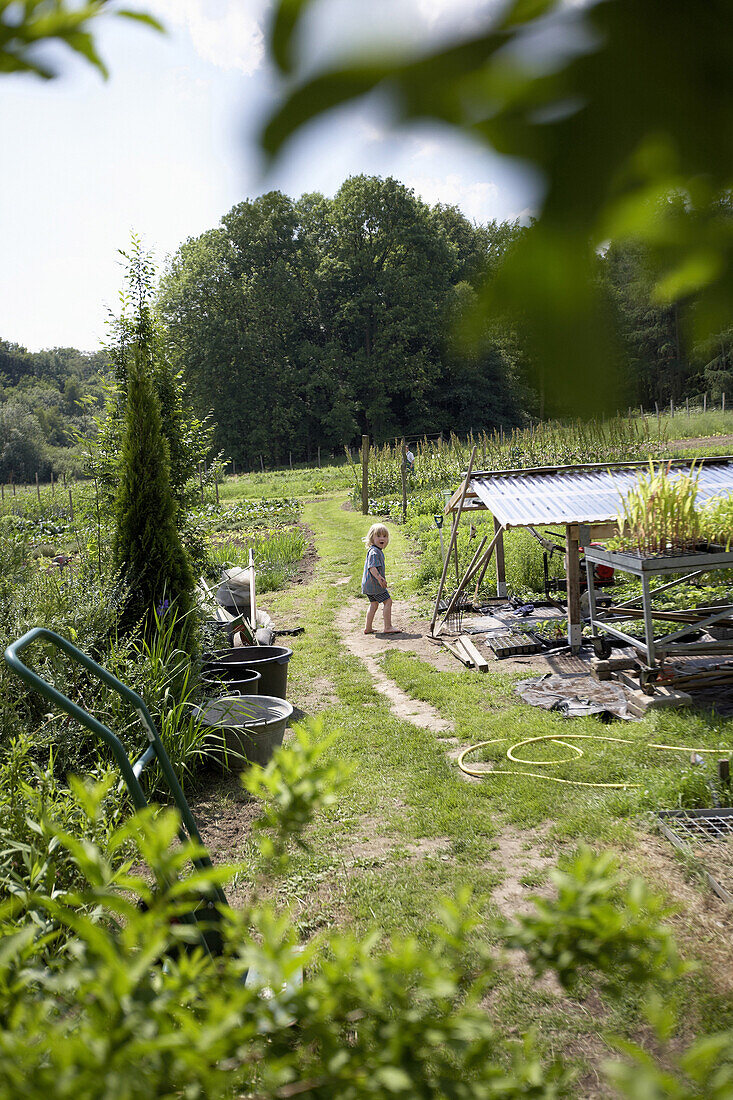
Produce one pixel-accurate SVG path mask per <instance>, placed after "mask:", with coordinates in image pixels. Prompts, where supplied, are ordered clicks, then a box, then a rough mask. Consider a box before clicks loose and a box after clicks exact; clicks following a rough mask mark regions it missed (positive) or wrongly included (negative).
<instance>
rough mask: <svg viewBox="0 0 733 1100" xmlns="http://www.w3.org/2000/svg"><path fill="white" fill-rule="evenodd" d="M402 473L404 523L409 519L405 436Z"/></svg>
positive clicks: (401, 465)
mask: <svg viewBox="0 0 733 1100" xmlns="http://www.w3.org/2000/svg"><path fill="white" fill-rule="evenodd" d="M400 473H401V474H402V522H403V523H404V522H405V521H406V519H407V444H406V443H405V437H404V436H403V437H402V462H401V463H400Z"/></svg>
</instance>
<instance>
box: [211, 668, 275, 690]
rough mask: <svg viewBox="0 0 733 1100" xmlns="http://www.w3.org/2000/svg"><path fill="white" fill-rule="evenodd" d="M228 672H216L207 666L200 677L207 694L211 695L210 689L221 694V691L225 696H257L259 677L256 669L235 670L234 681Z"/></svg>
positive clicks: (223, 670)
mask: <svg viewBox="0 0 733 1100" xmlns="http://www.w3.org/2000/svg"><path fill="white" fill-rule="evenodd" d="M229 671H230V670H229V669H224V668H222V669H219V670H217V669H216V668H215V667H214V668H212V666H211V665H208V666H207V669H206V671H205V672H204V673H203V675H202V676H201V683H202V684H203V685H204V687H205V688H206V691H207V693H208V694H210V693H211V690H212V689H215V690H218V691H219V694H221V691H222V689H223V690H224V691H226V694H227V695H259V692H260V679H261V676H260V674H259V672H257V670H256V669H254V668H240V669H237V679H236V680H233V679H232V678H231V676H230V675H229Z"/></svg>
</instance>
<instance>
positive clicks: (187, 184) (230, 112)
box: [0, 0, 537, 351]
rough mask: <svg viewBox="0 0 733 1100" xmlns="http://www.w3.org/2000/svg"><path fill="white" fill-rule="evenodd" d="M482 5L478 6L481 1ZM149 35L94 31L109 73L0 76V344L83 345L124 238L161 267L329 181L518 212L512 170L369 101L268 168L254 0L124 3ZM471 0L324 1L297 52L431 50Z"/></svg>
mask: <svg viewBox="0 0 733 1100" xmlns="http://www.w3.org/2000/svg"><path fill="white" fill-rule="evenodd" d="M489 2H491V0H489ZM126 6H129V7H131V8H140V9H144V10H146V11H148V12H150V13H151V14H153V15H155V16H156V17H158V18H159V19H160V20H161V22H162V23H163V24H164V25H165V28H166V33H165V34H164V35H161V34H157V33H155V32H153V31H151V30H149V29H148V28H146V27H144V26H142V25H139V24H136V23H132V22H128V21H126V20H120V19H113V18H105V19H100V20H99V21H98V23H97V28H98V29H97V32H96V37H97V44H98V50H99V52H100V54H101V55H102V57H103V59H104V61H105V63H106V65H107V67H108V69H109V72H110V76H109V79H108V80H106V81H105V80H103V79H102V77H101V76H100V75H99V74H98V73H97V72H96V70H94V69H92V68H91V66H89V65H87V64H86V63H84V62H83V61H81V60H79V59H77V58H76V57H75V56H74V55H71V54H69V53H68V52H54V53H53V55H52V56H53V59H54V61H55V63H56V67H57V70H58V71H59V76H58V78H57V79H55V80H53V81H41V80H39V79H37V78H34V77H30V76H25V75H11V76H2V77H1V78H0V168H1V170H0V339H4V340H8V341H11V342H13V343H18V344H22V345H23V346H25V347H27V348H28V349H29V350H31V351H37V350H39V349H41V348H50V347H77V348H79V349H81V350H86V351H94V350H97V349H98V348H99V347H100V344H101V342H102V341H103V340H104V338H105V332H106V326H107V323H108V319H109V316H110V312H112V313H114V312H116V311H117V310H118V306H119V293H120V290H121V287H122V266H121V264H122V261H121V257H120V255H119V250H120V249H125V248H126V247H127V246H128V245H129V242H130V236H131V233H135V234H137V235H138V236H140V237H141V238H142V240H143V243H144V245H145V247H146V248H147V249H149V250H151V251H152V252H153V254H154V256H155V259H156V261H157V263H158V265H159V267H160V268H163V267H164V264H165V261H166V257H167V256H169V255H172V254H173V253H175V251H176V249H177V248H178V246H179V245H180V244H181V243H182V242H183V241H184V240H186V238H188V237H195V236H197V235H198V234H200V233H202V232H204V231H205V230H207V229H211V228H213V227H214V226H216V225H217V224H218V222H219V220H220V219H221V217H222V216H223V215H224V214H225V213H226V212H227V211H228V210H229V209H230V208H231V207H232V206H233V205H234V204H235V203H238V202H241V201H243V200H245V199H253V198H255V197H256V196H257V195H259V194H262V193H263V192H265V191H269V190H272V189H279V190H281V191H284V192H286V193H287V194H289V195H291V196H293V197H294V198H297V197H298V196H299V195H301V194H303V193H304V192H308V191H321V192H323V193H324V194H326V195H329V196H331V195H333V194H335V192H336V191H337V190H338V188H339V187H340V185H341V184H342V183H343V181H344V180H345V179H347V178H348V177H349V176H351V175H356V174H359V173H365V174H368V175H377V176H383V177H384V176H394V177H395V178H397V179H399V180H401V181H402V182H403V183H405V184H406V185H407V186H409V187H412V188H414V190H415V192H416V193H417V194H418V195H419V196H420V197H421V198H423V199H424V200H425V201H427V202H429V203H435V202H444V203H451V204H455V205H456V206H458V207H459V208H460V209H461V210H462V211H463V212H464V214H465V215H466V216H467V217H468V218H470V219H471V220H475V221H478V222H487V221H490V220H492V219H497V220H499V221H502V220H506V219H514V218H518V217H519V218H523V219H526V218H527V217H528V216H529V214H530V213H531V210H532V208H533V204H534V203H535V202H536V200H537V194H536V187H535V186H533V184H532V182H531V181H530V179H529V178H527V177H526V176H525V175H524V174H523V173H522V172H521V171H520V169H519V168H518V167H517V166H515V165H513V164H511V163H509V162H508V161H505V160H503V159H501V158H499V157H497V156H495V155H493V154H491V153H490V152H488V151H486V150H483V149H481V148H479V147H478V146H476V145H474V144H472V143H471V142H469V140H468V139H464V138H459V137H456V136H455V135H452V134H449V133H448V132H446V131H445V130H443V129H439V128H437V127H434V126H428V125H421V126H411V127H410V128H409V129H401V130H399V131H397V132H395V131H392V130H390V128H389V126H388V125H387V122H386V120H385V119H384V117H383V116H382V115H381V114H380V109H379V106H378V104H377V103H374V104H368V105H361V106H357V107H354V108H349V109H342V110H340V111H339V112H337V113H335V114H333V115H331V116H329V117H327V118H326V119H324V120H322V121H319V122H317V123H314V124H312V125H311V126H310V127H309V128H308V129H307V131H305V132H304V133H303V135H301V136H299V137H298V138H296V139H295V141H294V142H293V143H291V145H290V146H289V147H288V149H287V150H286V151H285V153H284V154H283V155H282V157H281V158H280V159H279V160H278V162H277V163H276V164H275V165H274V166H273V167H271V168H270V169H269V170H268V171H267V172H265V170H264V165H263V161H262V158H261V156H260V153H259V150H258V146H257V133H258V129H259V127H260V126H261V125H262V122H263V120H264V118H265V117H266V116H267V114H268V112H269V111H270V110H271V109H272V107H273V105H274V102H275V95H276V90H277V81H276V79H275V76H274V74H273V72H272V69H271V67H270V66H269V63H268V62H267V59H266V57H265V50H264V39H263V29H264V27H265V25H266V20H267V17H268V14H269V9H270V5H269V2H268V0H147V2H145V0H138V2H136V3H132V2H130V3H129V5H126ZM486 7H487V0H399V2H397V0H370V2H369V3H368V4H365V3H363V0H325V2H324V3H322V4H321V5H320V7H317V8H316V9H315V10H314V12H313V14H312V16H311V18H310V20H309V22H308V23H307V25H306V27H305V30H304V49H305V53H306V55H307V56H309V57H312V58H314V59H319V58H323V57H326V56H329V54H332V53H336V52H338V51H339V50H340V49H341V48H342V45H343V43H344V42H345V41H349V42H359V43H364V42H365V41H367V40H369V39H370V38H374V37H375V35H377V36H380V35H381V36H386V37H387V38H390V37H391V38H392V39H394V38H395V37H402V38H404V39H406V40H408V41H411V42H415V41H425V42H428V41H433V40H440V39H445V38H446V37H453V36H456V35H460V33H461V32H462V31H466V30H468V29H470V27H471V26H472V25H473V24H474V23H475V21H476V20H477V19H478V18H479V17H480V16H481V14H482V13H483V12H484V11H485V9H486Z"/></svg>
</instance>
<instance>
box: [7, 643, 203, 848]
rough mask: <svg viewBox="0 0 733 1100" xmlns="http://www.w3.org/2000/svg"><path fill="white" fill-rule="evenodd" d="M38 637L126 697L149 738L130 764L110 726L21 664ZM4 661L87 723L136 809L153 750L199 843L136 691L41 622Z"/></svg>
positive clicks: (30, 684) (13, 646)
mask: <svg viewBox="0 0 733 1100" xmlns="http://www.w3.org/2000/svg"><path fill="white" fill-rule="evenodd" d="M38 641H45V642H49V643H50V644H51V645H52V646H55V647H56V649H60V650H61V651H62V652H63V653H65V654H66V656H67V657H69V658H71V660H72V661H74V662H75V663H76V664H79V665H81V666H82V667H83V668H85V669H86V670H87V671H88V672H90V673H91V674H92V675H93V676H95V677H96V679H98V680H101V681H102V683H104V684H106V685H107V687H109V688H111V689H112V690H113V691H116V692H117V694H118V695H121V696H122V698H123V699H126V700H127V701H128V702H129V703H130V704H131V706H132V707H133V709H134V710H135V712H136V713H137V715H138V717H139V718H140V721H141V722H142V724H143V727H144V729H145V733H146V735H147V738H148V741H149V747H148V749H147V750H146V751H145V752H144V753H143V755H142V756H141V757H140V759H139V760H138V761H137V763H136V764H134V765H132V764H131V763H130V760H129V758H128V756H127V753H126V752H125V748H124V745H123V744H122V742H121V741H120V739H119V738H118V737H117V736H116V735H115V734H114V733H112V730H110V729H108V728H107V726H105V725H104V724H103V723H102V722H100V721H98V719H96V718H94V717H93V715H91V714H89V713H87V711H85V710H83V709H82V708H81V707H80V706H78V705H77V704H76V703H73V702H72V701H71V699H68V698H67V697H66V696H65V695H63V694H62V693H61V692H60V691H59V690H58V688H55V687H54V686H53V684H49V683H48V681H47V680H44V679H43V677H41V676H39V675H38V673H37V672H34V671H33V670H32V669H30V668H28V666H27V665H25V664H23V662H22V661H21V659H20V656H19V654H20V653H22V652H23V650H25V649H27V648H28V647H29V646H30V645H32V644H33V643H34V642H38ZM5 661H6V663H7V664H8V665H9V666H10V668H11V669H12V670H13V672H14V673H15V674H16V675H17V676H19V677H20V678H21V680H23V681H24V682H25V683H26V684H27V685H28V687H30V688H32V689H33V690H34V691H37V692H39V694H40V695H43V696H44V698H46V699H48V700H49V702H51V703H55V704H56V706H58V707H60V708H61V710H63V711H65V712H66V714H68V715H69V716H70V717H71V718H75V719H76V721H77V722H80V723H81V725H82V726H86V728H87V729H88V730H90V731H91V732H92V733H94V734H96V735H97V736H98V737H100V738H101V739H102V740H103V741H104V743H105V744H106V745H107V746H108V748H109V749H110V750H111V752H112V755H113V756H114V758H115V760H116V761H117V764H118V766H119V769H120V771H121V772H122V776H123V778H124V780H125V783H126V784H127V787H128V790H129V791H130V795H131V797H132V800H133V803H134V804H135V806H136V807H137V808H138V809H142V808H143V807H144V806H147V799H146V798H145V794H144V793H143V789H142V787H141V786H140V781H139V779H138V776H139V775H140V773H141V771H142V769H143V767H144V766H145V764H147V763H148V762H149V760H151V759H152V754H151V750H152V752H153V753H154V754H155V757H156V759H157V760H158V763H159V764H160V768H161V771H162V772H163V775H164V777H165V779H166V782H167V783H168V786H169V787H170V790H171V794H172V795H173V798H174V801H175V803H176V805H177V807H178V809H179V810H180V813H181V820H182V822H183V824H184V826H185V828H186V831H187V833H188V835H189V837H191V839H192V840H195V841H196V842H197V843H198V844H201V843H202V842H201V837H200V835H199V831H198V828H197V827H196V822H195V820H194V818H193V814H192V813H191V810H190V809H189V806H188V802H187V801H186V797H185V795H184V793H183V791H182V790H181V785H180V783H179V782H178V777H177V776H176V773H175V772H174V771H173V768H172V766H171V762H170V760H169V759H168V753H167V752H166V751H165V747H164V745H163V742H162V741H161V739H160V736H159V735H158V731H157V730H156V728H155V723H154V722H153V719H152V718H151V716H150V712H149V711H148V708H147V707H146V705H145V703H144V702H143V700H142V699H141V698H140V696H139V695H138V694H137V692H135V691H133V690H132V689H131V688H129V687H127V685H126V684H123V683H122V681H121V680H118V679H117V677H116V676H113V675H112V673H111V672H108V671H107V669H106V668H103V667H102V665H98V664H97V662H96V661H93V660H92V658H91V657H88V656H87V655H86V653H82V651H81V650H80V649H77V648H76V646H75V645H72V643H71V642H70V641H68V639H66V638H63V637H62V636H61V635H60V634H55V633H54V632H53V631H52V630H47V629H46V628H45V627H43V626H37V627H34V628H33V630H29V631H28V632H27V633H26V634H24V635H23V636H22V638H18V639H17V641H15V642H12V643H11V644H10V645H9V646H8V648H7V649H6V650H5ZM196 864H197V866H202V867H211V865H212V864H211V860H210V859H209V857H208V855H204V856H202V857H201V858H200V859H197V860H196Z"/></svg>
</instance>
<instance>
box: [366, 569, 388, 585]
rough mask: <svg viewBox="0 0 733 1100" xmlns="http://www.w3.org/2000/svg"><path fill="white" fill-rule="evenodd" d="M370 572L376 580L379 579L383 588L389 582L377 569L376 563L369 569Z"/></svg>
mask: <svg viewBox="0 0 733 1100" xmlns="http://www.w3.org/2000/svg"><path fill="white" fill-rule="evenodd" d="M369 572H370V573H371V575H372V576H373V577H374V579H375V581H379V583H380V584H381V586H382V588H386V587H387V582H386V580H385V579H384V577H383V576H382V574H381V573H380V572H379V570H378V569H377V567H376V565H372V566H371V568H370V569H369Z"/></svg>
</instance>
